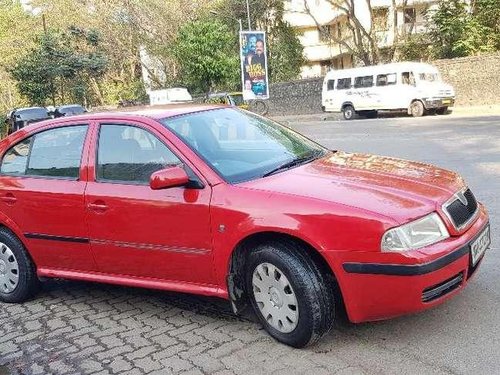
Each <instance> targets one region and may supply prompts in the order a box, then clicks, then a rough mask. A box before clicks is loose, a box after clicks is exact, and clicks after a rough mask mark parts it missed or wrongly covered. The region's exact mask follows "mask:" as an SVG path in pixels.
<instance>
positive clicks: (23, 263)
mask: <svg viewBox="0 0 500 375" xmlns="http://www.w3.org/2000/svg"><path fill="white" fill-rule="evenodd" d="M39 287H40V281H39V280H38V277H37V275H36V270H35V265H34V264H33V262H32V261H31V259H30V257H29V255H28V253H27V251H26V249H25V248H24V246H23V244H22V242H21V241H19V239H18V238H17V237H16V236H15V235H14V234H13V233H12V232H10V231H9V230H8V229H5V228H1V229H0V301H2V302H10V303H17V302H24V301H26V300H28V299H29V298H30V297H32V296H33V295H34V294H35V293H36V292H38V289H39Z"/></svg>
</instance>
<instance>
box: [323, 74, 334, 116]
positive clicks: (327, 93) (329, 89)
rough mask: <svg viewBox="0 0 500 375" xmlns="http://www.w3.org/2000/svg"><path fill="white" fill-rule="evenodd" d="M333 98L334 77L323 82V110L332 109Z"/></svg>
mask: <svg viewBox="0 0 500 375" xmlns="http://www.w3.org/2000/svg"><path fill="white" fill-rule="evenodd" d="M334 98H335V79H327V78H325V81H324V82H323V100H322V103H321V105H322V106H323V110H324V111H333V110H335V108H334V105H333V104H334Z"/></svg>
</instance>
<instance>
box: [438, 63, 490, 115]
mask: <svg viewBox="0 0 500 375" xmlns="http://www.w3.org/2000/svg"><path fill="white" fill-rule="evenodd" d="M433 64H434V65H436V66H437V67H438V69H439V71H440V72H441V74H442V76H443V80H444V81H445V82H448V83H450V84H451V85H452V86H453V87H454V88H455V92H456V105H457V106H472V105H483V104H500V53H496V54H492V55H484V56H471V57H462V58H458V59H449V60H436V61H434V62H433Z"/></svg>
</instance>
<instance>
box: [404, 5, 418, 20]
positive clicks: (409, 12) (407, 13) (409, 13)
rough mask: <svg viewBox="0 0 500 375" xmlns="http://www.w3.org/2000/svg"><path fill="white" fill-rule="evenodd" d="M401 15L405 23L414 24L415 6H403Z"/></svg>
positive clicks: (415, 17)
mask: <svg viewBox="0 0 500 375" xmlns="http://www.w3.org/2000/svg"><path fill="white" fill-rule="evenodd" d="M403 17H404V23H405V24H414V23H415V22H416V21H417V12H416V10H415V8H404V10H403Z"/></svg>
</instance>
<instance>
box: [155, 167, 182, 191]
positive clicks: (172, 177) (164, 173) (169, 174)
mask: <svg viewBox="0 0 500 375" xmlns="http://www.w3.org/2000/svg"><path fill="white" fill-rule="evenodd" d="M188 182H189V177H188V175H187V173H186V171H185V170H184V169H182V168H181V167H169V168H165V169H161V170H159V171H156V172H155V173H153V174H152V175H151V178H150V179H149V186H150V187H151V189H153V190H161V189H168V188H172V187H176V186H184V185H187V183H188Z"/></svg>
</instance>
